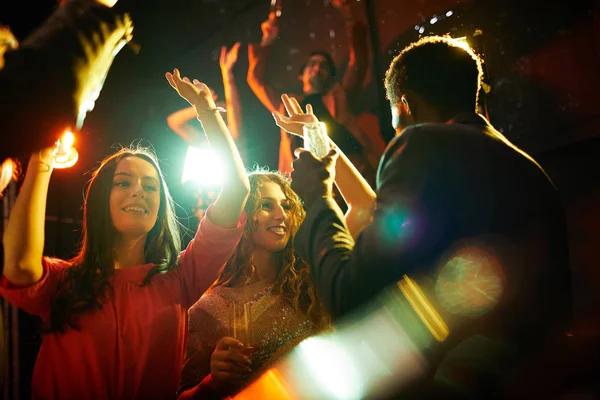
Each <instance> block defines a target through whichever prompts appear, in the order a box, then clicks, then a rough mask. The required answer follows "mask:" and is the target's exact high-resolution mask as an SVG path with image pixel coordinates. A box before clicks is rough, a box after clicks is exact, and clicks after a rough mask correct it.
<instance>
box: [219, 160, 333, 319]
mask: <svg viewBox="0 0 600 400" xmlns="http://www.w3.org/2000/svg"><path fill="white" fill-rule="evenodd" d="M248 179H249V181H250V197H249V198H248V201H247V203H246V207H245V211H246V214H247V215H248V216H249V218H248V220H247V222H246V225H245V227H244V234H243V236H242V239H241V240H240V242H239V244H238V246H237V247H236V249H235V251H234V252H233V255H232V256H231V258H230V259H229V261H227V263H226V264H225V266H224V267H223V268H222V269H221V271H220V272H219V276H218V277H217V280H216V281H215V283H214V284H213V285H212V287H215V286H229V285H232V284H234V283H237V282H239V281H240V279H244V280H246V282H249V280H250V279H251V277H252V276H253V274H254V271H255V269H254V262H253V261H254V257H253V254H254V248H255V243H254V240H253V238H252V235H253V233H254V232H255V230H256V226H257V222H256V218H255V215H256V212H257V211H258V210H259V207H260V203H259V201H258V200H259V192H258V189H259V188H260V187H261V186H262V185H263V184H264V183H266V182H274V183H276V184H278V185H279V186H280V187H281V190H282V191H283V193H284V195H285V197H286V198H287V199H288V200H289V204H290V209H289V211H288V219H289V225H288V229H289V232H290V238H289V240H288V242H287V244H286V246H285V248H284V249H283V250H282V251H281V252H279V253H278V256H279V261H280V264H279V268H278V271H277V278H276V284H275V287H274V290H275V292H276V293H277V294H279V295H280V296H281V297H283V299H285V300H286V301H288V302H289V303H290V304H291V305H292V306H293V307H294V308H295V309H296V311H298V312H300V313H302V314H305V315H307V316H308V317H309V319H310V320H311V321H312V322H313V323H314V324H315V325H316V326H318V327H320V328H325V327H327V326H328V325H329V317H328V315H327V313H326V311H325V309H324V307H323V305H322V304H321V301H320V300H319V298H318V295H317V290H316V288H315V285H314V284H313V282H312V280H311V276H310V270H309V267H308V264H307V263H306V261H304V260H303V259H302V258H300V257H299V256H298V255H297V254H296V251H295V250H294V236H295V235H296V232H297V231H298V228H300V224H301V223H302V221H303V220H304V217H305V212H304V208H303V207H302V204H301V203H300V199H299V198H298V195H296V193H295V192H294V191H293V190H292V188H291V186H290V183H289V180H288V179H287V178H286V177H284V176H283V175H281V174H279V173H278V172H270V171H268V170H257V171H254V172H251V173H250V174H249V175H248ZM212 287H211V288H212Z"/></svg>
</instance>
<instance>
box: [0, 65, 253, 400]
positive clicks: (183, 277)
mask: <svg viewBox="0 0 600 400" xmlns="http://www.w3.org/2000/svg"><path fill="white" fill-rule="evenodd" d="M169 75H170V74H169ZM175 76H176V80H175V81H174V80H173V76H171V83H172V84H174V85H175V84H177V85H179V87H176V88H177V89H178V92H180V94H182V95H183V91H184V90H187V91H186V92H185V93H186V95H187V99H189V100H190V102H191V103H192V105H193V106H195V107H196V110H197V113H198V118H199V119H200V121H201V122H202V124H203V125H204V128H205V132H206V133H207V136H208V139H209V141H210V143H211V145H212V146H214V147H215V148H220V149H222V150H228V151H222V153H223V154H230V156H229V157H228V159H227V161H226V171H227V172H226V181H225V182H226V184H225V185H223V187H222V190H221V194H220V195H219V198H218V199H217V200H216V202H215V204H213V205H212V206H211V207H210V208H209V209H208V211H207V214H206V216H205V217H204V218H203V219H202V221H201V222H200V225H199V228H198V231H197V233H196V236H195V238H194V239H193V240H192V241H191V242H190V244H189V245H188V247H187V248H186V249H185V250H184V251H183V252H181V253H179V251H180V239H179V234H178V230H177V222H176V218H175V214H174V212H173V201H172V199H171V197H170V195H169V192H168V188H167V186H166V185H165V181H164V178H163V176H162V173H161V171H160V168H159V166H158V163H157V161H156V158H155V157H154V156H153V155H152V154H151V153H149V152H148V151H145V150H141V149H131V150H130V149H123V150H121V151H119V152H117V153H116V154H113V155H112V156H110V157H108V158H107V159H106V160H104V162H103V163H102V164H101V165H100V167H99V168H98V169H97V170H96V172H95V173H94V175H93V177H92V179H91V181H90V184H89V187H88V189H87V193H86V198H85V207H84V220H83V240H82V246H81V251H80V252H79V254H78V255H77V256H76V257H75V258H74V259H73V260H70V261H63V260H56V259H49V258H44V257H42V251H43V248H44V219H45V218H44V215H45V208H46V197H47V191H48V184H49V181H50V175H51V173H52V168H53V156H52V153H51V150H45V151H42V152H40V154H34V155H33V156H32V157H31V160H30V163H29V168H28V171H27V175H26V177H25V181H24V183H23V186H22V189H21V192H20V194H19V196H18V198H17V201H16V203H15V206H14V208H13V210H12V213H11V216H10V220H9V223H8V226H7V229H6V231H5V234H4V249H5V251H4V276H3V277H2V282H1V285H0V294H1V295H2V296H3V297H4V298H6V299H7V300H8V301H10V302H11V303H13V304H14V305H16V306H18V307H20V308H22V309H23V310H25V311H26V312H28V313H31V314H35V315H39V316H40V317H41V318H42V320H43V322H44V324H45V326H46V327H47V333H46V334H45V335H44V338H43V341H42V346H41V348H40V352H39V355H38V359H37V362H36V366H35V371H34V376H33V390H32V392H33V398H36V399H58V398H60V399H168V398H172V397H173V396H174V394H175V391H176V389H177V384H178V381H179V374H180V371H181V364H182V359H183V353H184V346H185V339H186V334H187V309H188V308H189V307H190V306H191V305H192V304H194V302H195V301H196V300H197V299H198V298H199V297H200V296H201V295H202V293H203V292H204V291H205V290H206V289H207V288H208V287H209V286H210V285H211V283H212V282H213V281H214V279H215V277H216V275H217V271H218V270H219V268H221V267H222V266H223V265H224V264H225V262H226V261H227V259H228V258H229V257H230V256H231V254H232V253H233V250H234V249H235V247H236V245H237V243H238V241H239V239H240V237H241V235H242V232H243V227H244V222H245V215H243V208H244V205H245V203H246V199H247V197H248V191H249V183H248V179H247V177H246V173H245V170H244V167H243V165H242V162H241V159H240V157H239V154H238V152H237V150H236V148H235V145H234V144H233V141H232V139H231V137H230V135H229V132H228V131H227V127H226V125H225V123H224V122H223V119H222V118H221V116H220V114H219V113H218V112H217V111H216V108H215V105H214V102H213V100H212V97H211V96H210V94H209V93H208V91H207V90H203V88H204V86H201V85H196V86H194V85H191V84H188V83H187V82H184V81H182V80H181V79H179V72H178V71H175ZM188 82H189V81H188Z"/></svg>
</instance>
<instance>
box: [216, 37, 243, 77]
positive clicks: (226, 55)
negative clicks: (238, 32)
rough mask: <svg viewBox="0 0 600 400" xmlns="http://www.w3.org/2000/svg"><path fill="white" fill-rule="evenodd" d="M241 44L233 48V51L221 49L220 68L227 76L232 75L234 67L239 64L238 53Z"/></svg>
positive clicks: (225, 48)
mask: <svg viewBox="0 0 600 400" xmlns="http://www.w3.org/2000/svg"><path fill="white" fill-rule="evenodd" d="M240 44H241V43H240V42H237V43H236V44H234V45H233V47H231V49H229V50H227V47H225V46H223V47H221V56H220V57H219V66H220V67H221V72H222V73H223V74H224V75H225V74H227V75H228V74H230V73H231V70H232V69H233V66H234V65H235V63H236V62H237V59H238V52H239V49H240Z"/></svg>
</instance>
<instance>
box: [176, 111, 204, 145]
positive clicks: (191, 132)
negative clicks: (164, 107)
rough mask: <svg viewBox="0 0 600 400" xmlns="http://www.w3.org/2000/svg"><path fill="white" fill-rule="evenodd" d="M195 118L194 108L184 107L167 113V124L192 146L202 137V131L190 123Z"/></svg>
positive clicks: (200, 140)
mask: <svg viewBox="0 0 600 400" xmlns="http://www.w3.org/2000/svg"><path fill="white" fill-rule="evenodd" d="M196 118H197V116H196V109H195V108H194V107H186V108H183V109H181V110H177V111H175V112H174V113H173V114H171V115H169V116H168V117H167V124H168V125H169V128H171V130H172V131H173V132H175V133H176V134H177V135H179V137H181V138H182V139H183V140H185V142H186V143H187V144H189V145H190V146H194V145H195V144H197V143H200V142H202V140H203V139H204V133H203V132H202V131H201V130H200V129H197V128H196V127H195V126H194V125H192V124H191V123H190V122H191V121H192V120H194V119H196Z"/></svg>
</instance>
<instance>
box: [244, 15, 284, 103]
mask: <svg viewBox="0 0 600 400" xmlns="http://www.w3.org/2000/svg"><path fill="white" fill-rule="evenodd" d="M261 29H262V32H263V36H262V40H261V43H260V45H258V44H250V45H249V46H248V76H247V80H248V86H250V88H251V89H252V91H253V92H254V94H255V95H256V97H258V99H259V100H260V101H261V103H263V105H264V106H265V107H267V109H268V110H269V111H270V112H274V111H278V110H279V109H280V106H281V99H280V96H281V93H277V91H276V90H275V89H273V87H272V86H271V85H269V83H267V80H266V69H267V59H268V55H269V47H270V46H271V44H272V43H273V42H274V41H275V39H277V36H278V35H279V26H278V25H277V19H276V18H275V15H274V14H271V15H269V19H268V20H267V21H265V22H263V23H262V25H261Z"/></svg>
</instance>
